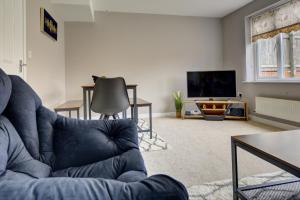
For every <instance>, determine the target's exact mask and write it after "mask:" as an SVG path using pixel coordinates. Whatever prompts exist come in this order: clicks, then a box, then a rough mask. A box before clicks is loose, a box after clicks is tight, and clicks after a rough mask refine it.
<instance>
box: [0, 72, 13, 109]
mask: <svg viewBox="0 0 300 200" xmlns="http://www.w3.org/2000/svg"><path fill="white" fill-rule="evenodd" d="M11 88H12V87H11V81H10V78H9V77H8V75H7V74H5V72H4V71H3V70H2V69H1V68H0V114H1V113H2V112H3V111H4V109H5V108H6V105H7V103H8V101H9V98H10V94H11Z"/></svg>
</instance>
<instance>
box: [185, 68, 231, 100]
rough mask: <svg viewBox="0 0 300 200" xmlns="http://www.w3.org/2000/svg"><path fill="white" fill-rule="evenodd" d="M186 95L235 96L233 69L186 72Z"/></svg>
mask: <svg viewBox="0 0 300 200" xmlns="http://www.w3.org/2000/svg"><path fill="white" fill-rule="evenodd" d="M187 85H188V97H190V98H196V97H208V98H209V97H211V98H212V97H236V75H235V71H207V72H187Z"/></svg>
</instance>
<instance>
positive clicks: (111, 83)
mask: <svg viewBox="0 0 300 200" xmlns="http://www.w3.org/2000/svg"><path fill="white" fill-rule="evenodd" d="M129 106H130V104H129V98H128V93H127V88H126V83H125V80H124V78H121V77H118V78H98V79H97V81H96V84H95V89H94V94H93V98H92V104H91V110H92V111H94V112H96V113H101V114H105V115H114V114H117V113H120V112H122V111H125V110H126V109H127V108H129Z"/></svg>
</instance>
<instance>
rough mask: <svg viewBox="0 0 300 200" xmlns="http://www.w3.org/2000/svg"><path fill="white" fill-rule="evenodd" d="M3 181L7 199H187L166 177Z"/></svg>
mask: <svg viewBox="0 0 300 200" xmlns="http://www.w3.org/2000/svg"><path fill="white" fill-rule="evenodd" d="M3 179H4V178H2V180H1V181H0V196H1V197H2V198H3V199H6V200H23V199H36V200H44V199H51V200H61V199H72V200H82V199H85V200H98V199H111V200H120V199H122V200H153V199H155V200H170V199H172V200H188V194H187V191H186V189H185V187H184V186H183V185H182V184H181V183H179V182H178V181H176V180H174V179H172V178H170V177H168V176H165V175H156V176H152V177H150V178H147V179H144V180H143V181H139V182H133V183H123V182H119V181H115V180H107V179H91V178H80V179H77V178H76V179H74V178H42V179H29V178H25V179H18V180H15V181H10V180H7V181H6V180H5V179H4V180H3Z"/></svg>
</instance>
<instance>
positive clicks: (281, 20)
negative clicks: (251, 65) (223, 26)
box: [251, 0, 300, 42]
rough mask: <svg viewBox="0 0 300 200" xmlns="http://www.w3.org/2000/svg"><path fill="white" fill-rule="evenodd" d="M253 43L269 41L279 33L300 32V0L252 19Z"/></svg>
mask: <svg viewBox="0 0 300 200" xmlns="http://www.w3.org/2000/svg"><path fill="white" fill-rule="evenodd" d="M251 21H252V41H253V42H255V41H257V40H258V39H267V38H272V37H274V36H276V35H277V34H279V33H289V32H292V31H298V30H300V0H291V1H289V2H288V3H286V4H284V5H282V6H280V7H277V8H275V9H272V10H269V11H267V12H265V13H263V14H261V15H259V16H255V17H252V19H251Z"/></svg>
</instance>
